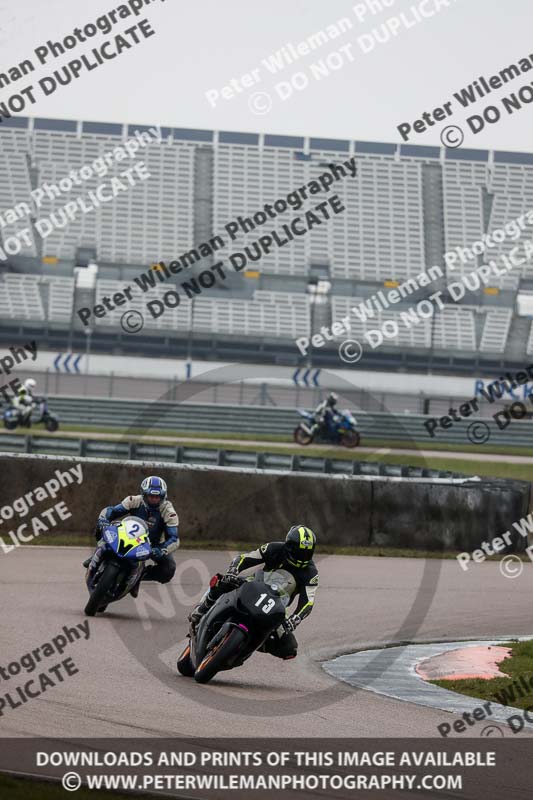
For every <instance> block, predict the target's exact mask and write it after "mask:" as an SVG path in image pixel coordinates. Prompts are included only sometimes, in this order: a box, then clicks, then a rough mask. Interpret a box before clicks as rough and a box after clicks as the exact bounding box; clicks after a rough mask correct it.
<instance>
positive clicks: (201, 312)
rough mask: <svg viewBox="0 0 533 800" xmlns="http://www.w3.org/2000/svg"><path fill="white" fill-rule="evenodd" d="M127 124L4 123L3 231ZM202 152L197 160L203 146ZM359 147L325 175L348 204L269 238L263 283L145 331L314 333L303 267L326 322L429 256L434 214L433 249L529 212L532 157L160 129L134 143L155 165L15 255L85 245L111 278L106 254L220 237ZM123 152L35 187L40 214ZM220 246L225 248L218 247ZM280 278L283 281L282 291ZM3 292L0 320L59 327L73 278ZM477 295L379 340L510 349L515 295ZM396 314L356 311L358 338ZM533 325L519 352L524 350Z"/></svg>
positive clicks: (147, 253)
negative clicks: (14, 211) (344, 169)
mask: <svg viewBox="0 0 533 800" xmlns="http://www.w3.org/2000/svg"><path fill="white" fill-rule="evenodd" d="M141 127H142V126H141ZM134 131H135V129H134V128H132V126H130V127H128V126H125V125H124V126H121V125H112V124H100V123H82V122H71V121H61V120H30V121H29V122H28V121H25V120H21V119H18V120H4V123H3V124H2V126H1V128H0V236H1V238H2V240H5V239H6V238H7V237H9V236H13V235H16V234H17V233H18V232H20V230H22V229H23V228H25V227H28V226H29V225H30V220H29V219H28V218H27V217H25V216H23V215H21V218H20V219H19V220H17V222H15V223H9V224H5V220H4V219H2V216H3V215H5V212H6V210H7V209H11V208H14V207H15V206H17V204H19V207H21V206H20V204H21V203H24V202H28V198H29V195H30V192H31V190H32V188H35V187H36V186H37V185H42V184H43V183H48V184H55V183H58V182H59V181H60V180H61V178H63V177H66V176H67V175H68V174H69V171H70V170H71V169H72V168H77V169H79V168H80V167H81V166H82V165H84V164H92V163H93V162H94V161H95V159H97V158H101V157H102V156H103V155H104V154H105V153H108V152H110V151H112V150H113V149H114V148H115V147H117V146H118V145H119V144H120V143H121V142H122V141H124V139H125V138H127V137H131V136H132V135H133V133H134ZM206 153H207V154H208V158H207V160H205V159H203V156H205V154H206ZM353 155H355V157H356V164H357V177H356V178H355V179H352V178H349V177H346V178H344V179H343V180H339V181H337V182H336V183H335V184H334V185H333V186H332V188H331V193H333V192H334V193H336V194H338V195H339V198H340V200H341V202H342V203H343V205H344V206H345V208H346V211H345V212H343V213H341V214H339V215H336V216H333V217H332V219H331V220H330V221H329V222H328V223H327V224H323V225H320V226H317V227H315V228H314V230H313V231H311V232H310V233H309V234H308V235H305V236H302V237H297V238H296V239H295V240H294V241H293V242H291V244H290V246H288V247H282V248H278V247H275V248H273V249H272V250H271V252H270V253H269V254H267V255H265V256H264V257H262V258H261V260H260V261H259V262H258V263H257V267H256V268H257V269H258V270H259V271H260V273H261V278H262V280H261V284H260V285H261V289H258V290H256V291H255V292H254V293H253V294H252V295H250V292H249V288H248V289H246V290H245V291H243V293H242V296H239V297H236V296H234V295H233V294H231V296H229V295H227V294H224V295H221V296H220V299H218V298H217V297H215V296H214V295H209V296H207V297H206V296H204V295H202V296H201V297H197V298H195V301H194V303H191V302H182V303H181V304H180V305H179V306H178V308H176V309H168V308H167V309H165V313H164V314H162V315H161V316H160V317H159V318H157V319H150V318H147V319H146V328H147V329H149V330H151V331H153V332H155V331H171V330H175V331H179V332H186V331H190V330H192V331H194V332H198V333H202V334H203V333H212V334H213V335H215V336H216V335H221V336H239V335H246V336H256V337H265V338H268V337H271V338H281V339H284V340H289V339H294V338H296V337H299V336H302V335H306V334H307V333H308V332H309V331H310V321H311V311H312V306H311V304H310V299H309V295H308V294H306V291H305V289H306V286H305V283H306V280H307V277H308V275H309V272H310V268H311V267H312V266H313V265H315V266H318V267H319V274H320V276H321V277H322V278H326V279H328V280H329V282H330V283H331V288H332V291H331V295H330V298H328V297H326V296H324V297H321V298H320V299H321V301H322V307H323V310H322V311H321V315H320V320H321V321H322V320H323V319H327V318H328V314H329V315H330V317H331V320H336V319H339V318H342V317H343V316H346V314H347V313H349V311H350V308H351V307H352V306H353V305H355V304H356V303H357V302H358V300H357V299H356V298H352V297H349V296H346V295H347V294H354V293H357V292H358V285H357V284H358V283H361V282H367V283H369V284H373V285H374V287H375V289H376V290H377V289H378V288H380V287H381V286H383V283H384V282H385V281H389V280H392V281H397V282H403V281H405V280H406V279H408V278H409V277H413V276H416V275H418V274H419V273H420V272H422V271H423V270H424V269H425V268H426V267H427V266H428V264H426V257H427V252H429V250H428V247H429V245H428V241H427V234H428V226H427V224H426V221H427V217H428V216H429V217H430V218H431V221H432V226H433V227H435V224H434V223H435V222H436V223H437V225H436V227H437V228H438V227H440V228H441V230H440V234H441V236H440V238H439V236H437V237H436V240H437V241H438V242H439V246H443V247H444V248H445V249H446V250H450V249H453V248H456V247H469V246H471V245H472V244H473V243H474V242H476V241H478V240H480V239H482V237H483V235H484V233H492V232H493V231H494V230H496V229H501V228H505V226H506V224H507V223H508V222H510V221H511V220H514V219H516V218H518V217H520V216H521V215H523V214H525V213H526V212H527V211H529V210H530V209H533V157H532V156H529V155H528V154H513V153H487V152H485V151H464V152H463V153H462V152H461V151H460V150H458V151H453V152H451V151H446V150H441V149H439V148H430V147H417V146H409V145H401V146H400V145H388V144H380V143H371V142H366V143H365V142H349V141H333V140H323V139H311V138H307V139H304V138H301V137H287V136H285V137H284V136H270V135H257V134H239V133H229V132H220V133H217V132H212V131H186V130H181V129H164V133H163V137H162V141H161V143H160V144H157V143H155V142H154V143H152V144H150V145H148V146H147V147H144V148H141V149H140V150H139V151H138V154H137V160H142V161H144V162H145V164H146V167H147V170H148V172H149V173H150V178H149V179H148V180H147V181H145V182H139V183H138V184H137V185H136V186H135V187H133V188H131V189H130V190H129V191H127V192H125V193H123V194H119V195H118V196H117V197H116V198H115V200H114V202H112V203H102V204H101V205H100V206H99V207H98V208H96V209H95V210H93V211H91V212H89V213H87V214H80V215H79V216H78V218H77V219H76V220H75V221H73V222H69V224H68V225H66V226H65V227H63V228H61V229H57V230H54V231H53V232H52V233H50V235H49V236H47V237H46V238H45V239H43V240H39V239H36V240H35V242H34V244H32V245H31V246H25V245H24V246H23V248H22V250H21V256H31V257H33V258H37V257H39V258H40V257H41V256H42V257H44V258H49V259H50V258H58V259H60V260H61V259H62V260H67V261H70V262H72V259H73V257H74V254H75V251H76V249H77V248H78V247H80V246H82V245H85V246H88V247H92V246H94V247H96V250H97V257H98V261H99V262H100V263H104V264H105V265H106V266H105V272H104V274H105V276H106V278H107V277H109V276H111V275H112V274H113V270H114V266H113V265H116V266H117V267H118V266H119V265H123V266H124V267H125V268H127V269H134V268H135V269H136V268H137V267H143V268H145V267H146V266H147V265H148V264H151V263H153V262H154V261H159V260H164V261H169V260H173V259H175V258H178V257H179V256H180V255H182V254H183V253H185V252H187V251H189V250H190V249H191V248H193V247H194V246H195V245H196V246H198V244H199V242H197V241H196V240H195V238H196V237H198V235H199V234H198V231H199V230H202V231H203V232H204V233H205V231H206V230H208V229H209V230H210V233H209V234H208V235H215V234H217V233H221V234H224V226H225V225H226V224H227V223H228V222H229V221H231V220H233V219H235V218H236V217H237V216H243V217H250V216H252V215H253V214H254V212H255V211H257V210H259V209H261V208H262V206H263V205H264V204H266V203H271V204H272V203H273V202H274V201H275V200H276V199H278V198H283V197H285V196H286V195H288V194H289V193H290V192H292V191H294V190H295V189H298V188H299V187H301V186H304V185H305V184H307V183H309V182H310V181H311V180H312V179H314V178H316V177H318V176H319V175H320V174H321V173H322V172H324V170H325V169H327V168H328V165H330V164H332V163H335V164H340V163H341V162H342V161H344V160H347V159H348V158H350V157H351V156H353ZM202 159H203V160H202ZM131 163H132V162H131V161H130V160H129V159H128V160H127V161H117V162H115V163H114V164H113V166H112V167H109V171H108V173H107V174H106V175H102V176H101V177H98V176H97V175H94V176H93V178H91V179H90V180H88V181H84V182H83V185H82V186H74V188H73V189H72V190H71V192H70V193H68V194H62V195H61V196H59V197H56V198H54V199H51V198H49V197H45V198H44V199H43V202H42V205H41V206H40V207H39V208H38V209H33V210H34V211H35V210H36V211H37V214H36V216H37V217H39V216H40V217H48V216H49V215H50V214H57V213H58V212H59V211H60V210H61V208H62V207H63V206H64V205H65V203H66V202H68V201H70V200H73V199H75V198H76V197H78V196H86V195H87V193H88V192H89V191H91V190H93V191H94V190H95V189H96V188H97V186H99V185H100V184H101V183H105V182H106V181H109V180H110V178H111V177H116V176H118V175H119V174H120V172H122V171H123V170H124V169H125V168H127V167H129V166H130V165H131ZM199 163H200V164H201V169H200V168H199ZM429 168H431V169H430V172H428V169H429ZM430 173H431V174H430ZM428 195H429V196H428ZM322 199H324V195H323V194H321V195H318V196H316V197H315V196H311V197H309V198H308V199H307V200H306V201H305V202H304V204H303V207H302V209H300V210H292V209H290V208H289V209H288V210H287V212H286V213H285V214H284V215H283V216H281V217H279V218H278V219H276V220H268V221H267V223H266V224H265V225H263V226H260V227H258V228H256V230H253V231H251V232H249V233H247V234H243V235H242V236H240V237H239V238H238V239H237V240H236V241H234V242H233V241H232V242H228V241H227V238H228V237H227V236H225V237H224V238H225V239H226V241H227V245H228V246H227V247H226V250H225V253H226V254H227V253H229V252H230V251H233V252H235V251H237V250H239V249H241V248H242V246H244V245H245V244H251V243H252V242H253V241H255V240H256V239H257V238H258V237H259V236H261V235H263V234H265V233H267V232H268V231H269V230H270V229H274V228H278V229H279V228H280V226H281V225H282V224H283V223H284V222H286V221H287V220H288V219H289V218H290V217H294V216H298V215H301V214H302V213H303V212H304V211H305V210H306V209H308V208H310V207H311V206H312V205H314V204H315V203H317V202H319V201H320V200H322ZM199 209H201V211H199ZM202 215H203V216H202ZM199 217H202V225H200V226H198V221H199V219H198V218H199ZM202 226H203V227H202ZM532 234H533V225H531V226H528V227H527V228H526V229H525V230H524V231H522V232H521V234H520V237H519V238H517V239H513V238H511V236H510V235H508V236H507V238H506V240H505V242H504V243H501V244H496V247H494V248H491V250H490V251H488V253H487V254H486V255H485V258H488V257H490V258H497V257H498V256H500V255H502V254H505V253H507V252H508V251H509V250H510V248H511V247H513V246H515V245H516V244H522V243H523V242H524V241H525V240H526V239H530V238H531V236H532ZM0 245H1V242H0ZM429 249H430V250H431V248H429ZM431 252H432V253H434V245H433V250H431ZM438 252H440V251H438ZM225 253H224V252H222V253H221V257H222V258H224V257H225ZM482 258H483V257H480V258H479V259H478V260H476V261H474V260H472V261H469V262H468V263H467V264H463V265H462V264H460V263H458V264H457V266H456V268H455V269H454V270H453V271H448V277H451V276H453V279H454V280H456V279H457V278H458V276H459V275H460V274H461V273H463V274H464V273H467V272H470V271H471V270H472V269H473V268H474V267H475V266H477V264H478V263H481V260H482ZM432 263H435V262H432ZM250 267H253V268H255V264H252V263H251V262H250ZM25 269H26V267H25ZM328 271H329V278H328ZM317 274H318V273H317ZM120 277H121V278H122V277H123V275H122V274H121V276H120ZM524 278H525V279H531V278H533V259H529V260H528V261H527V263H525V264H523V265H522V266H520V267H516V268H515V269H514V270H513V271H512V272H511V273H509V274H507V275H505V276H502V277H501V278H495V279H494V280H493V281H492V282H491V283H492V285H493V286H495V287H499V289H501V290H506V289H509V290H512V292H515V291H516V290H517V288H518V286H519V283H520V280H521V279H524ZM346 282H349V284H346ZM284 283H286V284H287V287H288V288H289V289H290V291H284V290H283V286H284ZM123 287H124V281H123V280H111V279H110V280H103V279H100V280H98V281H97V283H96V294H95V297H94V302H99V300H101V298H102V297H103V296H105V295H109V294H112V293H114V292H115V291H120V290H121V289H123ZM270 287H273V288H270ZM274 287H275V288H274ZM167 289H168V287H165V286H163V285H162V286H158V287H155V288H154V290H153V291H152V292H151V294H150V297H149V298H148V297H144V296H142V295H140V294H139V295H138V296H136V295H134V300H133V301H132V303H131V304H129V305H128V308H137V309H138V310H140V311H142V312H143V313H145V312H146V302H147V301H148V300H158V299H159V300H161V298H162V297H163V295H164V293H165V291H167ZM0 290H1V291H0V315H1V316H2V318H4V319H6V320H21V321H24V320H35V321H41V322H48V323H50V324H51V325H52V326H53V325H56V324H57V325H58V326H65V325H69V324H70V322H71V320H72V317H73V313H74V296H75V294H74V293H75V287H74V282H73V280H72V278H66V277H64V278H59V277H54V276H51V277H46V278H41V277H39V278H36V277H32V276H19V275H17V276H14V275H12V274H7V275H6V276H5V278H4V279H3V280H2V279H1V278H0ZM89 291H90V290H89ZM366 291H368V287H367V288H366ZM366 296H368V295H366ZM330 300H331V302H330ZM477 302H480V303H481V300H480V299H479V298H475V297H474V296H473V298H472V305H471V306H453V305H449V306H447V307H446V309H445V310H444V311H443V312H442V313H439V314H436V315H435V317H434V319H432V320H424V321H421V322H420V323H419V324H418V325H416V324H413V325H411V326H410V327H409V328H408V327H406V325H405V324H403V323H401V324H400V325H399V336H398V337H397V339H396V340H392V339H391V340H390V341H388V342H386V345H388V346H390V347H395V348H398V347H404V348H407V349H419V350H424V349H430V348H431V349H433V350H437V351H443V352H447V351H449V352H459V353H480V354H486V355H487V356H491V355H497V354H503V353H505V349H506V346H507V344H508V340H509V334H510V330H511V324H512V321H513V309H512V307H511V302H512V301H511V302H509V300H507V301H506V302H508V303H509V305H507V306H503V305H498V303H500V302H503V300H502V299H501V298H500V297H499V296H498V295H497V294H495V293H492V297H491V298H490V300H487V304H485V303H484V304H483V305H480V306H479V307H477V306H476V305H475V304H476V303H477ZM488 303H490V304H488ZM315 312H316V307H315ZM122 313H123V309H121V308H118V309H116V310H115V311H114V312H110V313H108V314H107V315H106V317H105V318H103V319H96V320H95V323H96V326H97V327H98V329H104V328H106V327H109V325H113V326H116V325H117V324H118V323H119V321H120V318H121V316H122ZM399 313H400V312H399V310H398V309H389V310H387V311H379V312H378V311H376V317H375V319H374V320H369V321H368V322H367V323H362V322H361V321H360V320H358V319H356V318H354V315H351V319H352V321H353V334H354V336H355V338H357V337H358V336H359V337H360V336H362V335H363V334H364V332H365V330H366V329H367V328H372V327H378V326H381V325H382V324H383V322H385V321H387V320H390V321H394V320H397V319H398V314H399ZM316 319H317V317H316V316H315V322H316ZM365 326H366V327H365ZM521 331H522V337H523V329H521ZM513 336H514V334H513ZM532 336H533V334H531V335H530V337H529V341H528V343H527V347H528V352H529V351H530V349H531V348H532V347H533V338H532ZM515 338H516V337H515ZM525 345H526V343H525V342H524V344H523V345H522V346H523V347H525Z"/></svg>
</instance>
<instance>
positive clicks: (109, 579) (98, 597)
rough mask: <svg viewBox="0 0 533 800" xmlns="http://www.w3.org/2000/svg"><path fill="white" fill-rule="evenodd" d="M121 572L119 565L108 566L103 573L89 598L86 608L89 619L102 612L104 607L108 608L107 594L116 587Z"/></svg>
mask: <svg viewBox="0 0 533 800" xmlns="http://www.w3.org/2000/svg"><path fill="white" fill-rule="evenodd" d="M119 570H120V568H119V567H118V566H117V564H108V565H107V567H106V568H105V570H104V571H103V573H102V575H101V576H100V580H99V581H98V583H97V584H96V586H95V587H94V589H93V591H92V593H91V596H90V597H89V602H88V603H87V605H86V606H85V613H86V614H87V616H88V617H94V615H95V614H96V612H97V611H100V610H101V608H102V606H104V608H105V606H107V602H109V600H108V598H107V594H108V592H110V591H111V590H112V589H113V588H114V587H115V584H116V582H117V576H118V573H119ZM106 600H107V602H106Z"/></svg>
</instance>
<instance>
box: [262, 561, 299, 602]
mask: <svg viewBox="0 0 533 800" xmlns="http://www.w3.org/2000/svg"><path fill="white" fill-rule="evenodd" d="M254 578H255V579H256V580H260V581H263V583H266V584H267V585H268V586H270V588H271V589H272V590H273V591H274V592H276V594H277V595H279V597H280V599H281V601H282V603H283V605H284V606H285V607H287V606H288V605H289V603H290V601H291V597H292V595H293V594H294V592H295V591H296V580H295V578H294V575H291V573H290V572H288V571H287V570H286V569H274V570H272V571H271V572H267V571H265V570H262V569H261V570H259V571H258V572H256V573H255V576H254Z"/></svg>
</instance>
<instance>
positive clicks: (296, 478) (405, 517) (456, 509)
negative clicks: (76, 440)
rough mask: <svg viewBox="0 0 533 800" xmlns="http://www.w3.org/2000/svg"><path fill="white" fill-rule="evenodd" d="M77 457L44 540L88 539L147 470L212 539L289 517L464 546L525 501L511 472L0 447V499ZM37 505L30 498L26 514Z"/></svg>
mask: <svg viewBox="0 0 533 800" xmlns="http://www.w3.org/2000/svg"><path fill="white" fill-rule="evenodd" d="M76 463H81V465H82V468H83V478H84V480H83V483H82V485H81V486H78V485H76V484H72V485H68V486H66V487H65V488H64V489H62V491H61V494H60V496H59V498H58V499H61V500H62V501H64V502H65V503H66V505H67V506H68V508H69V510H70V512H71V514H72V516H71V517H70V518H69V519H67V520H65V521H64V522H62V523H60V525H58V526H57V527H55V528H54V529H53V531H52V532H48V533H46V534H42V535H43V536H47V537H49V541H52V540H53V537H54V536H55V535H56V534H62V533H63V534H64V533H68V534H74V536H75V537H76V539H77V540H78V541H79V543H80V544H85V543H87V544H89V542H90V538H89V533H88V531H89V530H90V529H91V527H92V525H93V524H94V521H95V520H96V518H97V515H98V512H99V511H100V509H101V508H102V505H104V504H106V503H115V502H118V501H120V500H121V499H122V498H123V497H125V496H127V495H129V494H132V493H136V492H137V487H138V486H139V484H140V482H141V480H142V478H143V477H145V476H146V475H147V474H153V473H154V472H156V473H157V474H160V475H161V476H162V477H163V478H165V480H166V481H167V482H168V485H169V494H170V496H171V497H172V498H173V500H174V501H175V504H176V508H177V511H178V514H179V516H180V533H181V536H182V538H183V539H184V540H186V539H187V538H194V539H215V540H218V541H220V544H221V546H224V542H226V541H229V540H232V539H233V540H235V539H239V540H242V541H246V542H250V543H251V544H252V543H256V544H257V543H258V542H261V541H262V540H268V539H276V538H279V537H281V536H283V534H284V532H285V531H286V530H287V528H288V526H289V525H290V524H291V523H297V522H303V523H305V524H307V525H310V526H311V527H312V528H314V529H316V531H317V533H319V535H320V541H321V542H322V543H324V544H333V545H341V546H342V545H344V546H346V545H352V546H355V545H367V546H368V545H389V546H398V547H399V546H401V547H413V548H421V549H427V550H440V549H452V550H461V551H463V550H468V551H469V550H473V549H475V548H476V547H478V546H479V544H480V543H481V542H482V541H485V540H490V539H492V538H493V537H495V536H499V535H501V534H502V533H503V532H505V531H506V530H512V523H513V522H515V521H517V520H519V519H521V518H522V517H523V516H524V515H525V514H527V513H528V511H529V502H530V486H529V484H527V483H524V482H519V481H509V482H504V481H468V480H455V479H440V480H439V479H428V478H384V477H370V476H366V477H363V476H346V475H318V474H316V475H315V474H301V473H294V472H293V473H287V472H264V471H261V470H243V469H239V468H234V467H205V466H196V465H194V466H193V465H177V466H169V465H168V464H158V463H153V462H146V463H143V462H133V461H114V462H112V461H103V460H98V459H88V458H55V457H51V456H37V455H34V456H32V455H8V454H0V474H2V475H7V474H8V475H9V481H8V482H7V481H6V482H5V483H4V485H3V490H2V506H7V505H10V504H11V503H12V502H13V501H14V500H15V499H16V498H18V497H20V496H23V495H25V494H26V493H27V492H29V491H31V490H33V489H36V488H37V487H38V486H41V485H43V484H44V482H45V481H47V480H49V479H50V478H51V477H53V474H54V472H55V470H58V469H59V470H61V471H65V470H66V469H68V467H69V466H72V465H74V464H76ZM43 505H44V504H43ZM50 505H53V503H52V502H51V501H46V507H47V508H48V507H49V506H50ZM40 510H42V508H41V504H38V505H37V506H35V507H34V509H32V511H31V513H37V514H38V513H39V511H40ZM28 519H29V517H26V518H22V519H17V517H15V518H14V519H13V520H9V521H2V523H0V536H1V537H3V539H4V540H6V535H8V534H9V530H15V529H16V527H17V525H18V524H21V523H23V522H28ZM512 535H513V537H514V539H513V541H514V545H513V546H514V548H515V549H524V547H525V544H526V541H525V539H523V538H522V537H521V536H520V535H519V534H517V533H513V534H512ZM1 557H2V556H1V554H0V558H1Z"/></svg>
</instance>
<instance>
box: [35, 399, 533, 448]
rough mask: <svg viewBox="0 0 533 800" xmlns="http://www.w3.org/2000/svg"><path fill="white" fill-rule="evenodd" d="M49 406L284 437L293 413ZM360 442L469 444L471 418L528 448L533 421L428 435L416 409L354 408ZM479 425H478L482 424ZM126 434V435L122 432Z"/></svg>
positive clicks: (90, 417)
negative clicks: (397, 411)
mask: <svg viewBox="0 0 533 800" xmlns="http://www.w3.org/2000/svg"><path fill="white" fill-rule="evenodd" d="M50 409H51V410H52V411H54V412H55V413H57V414H58V415H59V418H60V420H61V421H62V422H64V423H67V424H85V425H98V426H101V427H105V426H107V427H109V428H112V427H117V426H120V427H125V428H132V429H137V430H139V429H140V430H142V431H145V432H146V433H149V432H150V431H152V430H154V429H166V430H170V431H180V432H188V431H191V432H197V433H202V432H205V433H221V434H223V433H244V434H248V435H249V434H263V435H265V434H266V435H268V434H273V435H281V436H290V435H291V434H292V431H293V429H294V428H295V427H296V425H297V424H298V420H299V417H298V415H297V413H296V411H295V409H293V408H279V407H277V408H265V407H263V406H261V407H258V406H227V405H218V404H216V405H215V404H205V405H201V404H197V403H189V404H187V403H162V402H153V403H150V402H147V401H144V400H112V399H87V398H83V397H65V396H61V397H52V398H50ZM354 414H355V416H356V419H357V423H358V429H359V431H360V433H361V437H362V440H363V444H364V443H365V442H369V441H372V440H373V439H380V440H386V441H387V442H391V444H392V443H393V442H395V441H411V442H414V443H415V444H416V445H418V446H419V447H427V448H431V447H432V446H433V445H435V444H453V445H470V444H472V443H474V444H482V443H483V442H482V441H479V442H478V441H472V439H469V437H468V434H467V431H468V428H469V426H470V425H472V424H473V423H476V424H478V425H479V424H480V423H484V424H485V425H487V429H486V430H487V431H488V433H489V438H490V442H491V444H492V445H496V446H502V447H506V446H512V447H533V422H532V421H529V420H520V421H513V422H511V424H510V425H509V426H508V427H507V428H506V429H505V430H500V429H499V428H498V426H497V424H496V422H495V421H494V420H493V419H492V417H486V418H483V417H476V418H472V417H471V418H469V419H462V420H461V421H460V422H454V423H453V426H452V427H451V428H449V429H447V430H444V429H442V428H440V427H439V428H437V430H436V431H435V436H434V437H431V436H430V435H429V434H428V432H427V430H426V429H425V428H424V421H425V420H426V419H428V417H427V416H424V415H422V414H384V413H363V412H360V411H357V409H354ZM483 430H484V429H483ZM126 436H127V434H126Z"/></svg>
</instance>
